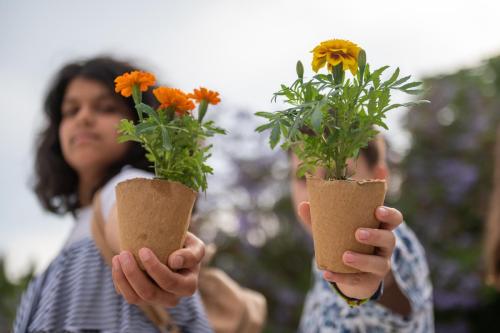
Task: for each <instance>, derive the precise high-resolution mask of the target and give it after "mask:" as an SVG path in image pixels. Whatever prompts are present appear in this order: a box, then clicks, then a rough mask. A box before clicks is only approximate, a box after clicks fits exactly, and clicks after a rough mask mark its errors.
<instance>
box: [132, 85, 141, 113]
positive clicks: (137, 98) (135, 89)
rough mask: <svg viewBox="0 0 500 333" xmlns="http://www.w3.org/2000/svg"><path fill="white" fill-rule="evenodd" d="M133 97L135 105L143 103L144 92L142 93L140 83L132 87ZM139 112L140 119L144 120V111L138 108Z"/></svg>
mask: <svg viewBox="0 0 500 333" xmlns="http://www.w3.org/2000/svg"><path fill="white" fill-rule="evenodd" d="M132 98H133V99H134V103H135V105H139V104H141V103H142V93H141V90H140V89H139V85H138V84H134V86H133V87H132ZM136 110H137V114H138V115H139V121H140V122H142V120H143V118H142V112H141V111H139V110H138V109H137V108H136Z"/></svg>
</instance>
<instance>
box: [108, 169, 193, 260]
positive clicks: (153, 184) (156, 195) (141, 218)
mask: <svg viewBox="0 0 500 333" xmlns="http://www.w3.org/2000/svg"><path fill="white" fill-rule="evenodd" d="M195 200H196V192H195V191H193V190H192V189H190V188H189V187H187V186H185V185H183V184H181V183H178V182H171V181H167V180H160V179H146V178H135V179H130V180H126V181H124V182H121V183H119V184H118V185H117V186H116V206H117V210H118V228H119V235H120V249H121V250H128V251H131V252H132V253H133V254H134V257H135V259H136V261H137V262H138V263H139V266H140V267H141V269H144V267H143V266H142V262H141V260H140V259H139V256H138V253H139V249H141V248H142V247H147V248H150V249H151V250H152V251H153V252H154V253H155V254H156V256H157V257H158V259H159V260H160V261H162V262H164V263H166V262H167V259H168V256H169V255H170V254H171V253H172V252H174V251H175V250H178V249H180V248H181V246H182V244H183V243H184V239H185V237H186V232H187V230H188V227H189V221H190V220H191V211H192V209H193V206H194V202H195Z"/></svg>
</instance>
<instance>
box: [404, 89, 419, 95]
mask: <svg viewBox="0 0 500 333" xmlns="http://www.w3.org/2000/svg"><path fill="white" fill-rule="evenodd" d="M401 91H402V92H405V93H407V94H410V95H419V94H421V93H422V90H420V89H413V90H411V89H410V90H402V89H401Z"/></svg>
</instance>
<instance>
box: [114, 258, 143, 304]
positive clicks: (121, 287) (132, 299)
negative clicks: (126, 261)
mask: <svg viewBox="0 0 500 333" xmlns="http://www.w3.org/2000/svg"><path fill="white" fill-rule="evenodd" d="M112 265H113V266H112V267H113V268H112V277H113V282H114V284H115V289H118V291H119V293H120V294H121V295H122V296H123V297H124V298H125V300H127V302H128V303H130V304H136V305H138V304H140V303H141V302H142V300H141V298H140V297H139V295H137V293H136V292H135V291H134V289H133V288H132V286H130V284H129V283H128V281H127V278H126V277H125V274H124V273H123V270H122V268H121V265H120V261H119V259H118V256H114V257H113V259H112Z"/></svg>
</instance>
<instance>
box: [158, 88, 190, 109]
mask: <svg viewBox="0 0 500 333" xmlns="http://www.w3.org/2000/svg"><path fill="white" fill-rule="evenodd" d="M153 94H154V95H155V97H156V99H157V100H158V102H160V103H161V105H160V107H159V108H160V109H166V108H168V107H173V108H175V112H177V113H178V114H185V113H188V112H189V111H191V110H193V109H194V103H193V101H191V100H190V99H189V97H188V95H187V94H186V93H185V92H183V91H182V90H180V89H176V88H168V87H159V88H156V89H154V90H153Z"/></svg>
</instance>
